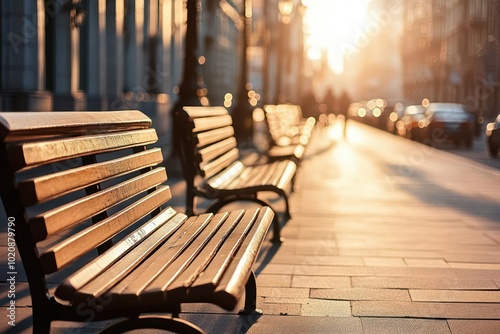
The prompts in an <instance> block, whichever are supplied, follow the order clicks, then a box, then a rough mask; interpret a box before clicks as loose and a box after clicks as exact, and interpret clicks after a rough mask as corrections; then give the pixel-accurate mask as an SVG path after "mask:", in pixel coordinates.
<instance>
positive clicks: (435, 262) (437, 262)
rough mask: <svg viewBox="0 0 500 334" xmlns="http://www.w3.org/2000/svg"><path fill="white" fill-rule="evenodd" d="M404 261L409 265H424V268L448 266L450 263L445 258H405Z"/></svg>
mask: <svg viewBox="0 0 500 334" xmlns="http://www.w3.org/2000/svg"><path fill="white" fill-rule="evenodd" d="M404 261H405V263H406V265H407V266H409V267H423V268H429V267H432V268H448V267H449V265H448V263H446V261H444V260H443V259H409V258H404Z"/></svg>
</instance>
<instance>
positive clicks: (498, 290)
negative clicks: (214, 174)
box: [0, 123, 500, 334]
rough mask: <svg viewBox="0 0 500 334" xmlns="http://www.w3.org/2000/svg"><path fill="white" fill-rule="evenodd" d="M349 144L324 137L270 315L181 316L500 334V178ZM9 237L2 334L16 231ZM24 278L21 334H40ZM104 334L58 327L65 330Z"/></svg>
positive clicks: (268, 302) (403, 149)
mask: <svg viewBox="0 0 500 334" xmlns="http://www.w3.org/2000/svg"><path fill="white" fill-rule="evenodd" d="M340 133H341V131H340V129H339V128H338V126H337V125H333V126H330V127H327V128H320V129H318V130H317V131H316V133H315V135H314V137H313V142H312V143H311V146H310V147H309V148H308V151H307V157H306V159H305V160H304V162H303V164H302V165H301V168H300V172H299V175H298V178H297V186H296V192H295V193H294V194H293V195H292V197H291V208H292V217H293V218H292V219H291V220H289V221H288V222H287V223H286V225H285V226H283V229H282V233H283V236H284V237H285V238H286V240H285V242H284V243H283V244H281V245H280V246H279V247H277V246H273V245H272V244H271V243H270V242H266V244H265V245H264V247H263V249H262V252H261V254H260V258H259V261H258V263H257V266H256V273H257V286H258V306H259V307H260V308H261V309H262V310H263V315H262V316H248V317H239V316H237V315H236V312H225V311H223V310H221V309H220V308H218V307H215V306H210V305H206V304H203V305H202V304H200V305H186V306H185V307H184V313H183V314H182V315H181V317H183V318H186V319H189V320H190V321H192V322H194V323H195V324H197V325H200V327H202V328H203V329H205V330H207V332H208V333H255V334H257V333H258V334H261V333H273V334H277V333H287V334H292V333H365V334H367V333H377V334H379V333H437V334H440V333H443V334H444V333H453V334H478V333H485V334H489V333H491V334H497V333H500V196H499V194H500V192H499V189H500V173H499V172H498V171H497V170H494V169H492V168H490V167H487V166H484V165H481V164H478V163H474V162H471V161H469V160H466V159H463V158H460V157H457V156H455V155H452V154H450V153H446V152H442V151H439V150H435V149H433V148H432V147H428V146H423V145H421V144H418V143H414V142H411V141H408V140H405V139H401V138H398V137H395V136H392V135H390V134H387V133H383V132H380V131H378V130H375V129H372V128H368V127H366V126H363V125H361V124H357V123H352V124H350V125H349V127H348V131H347V138H342V137H341V134H340ZM170 165H171V166H170ZM167 167H168V170H169V174H170V177H171V185H172V189H173V192H174V196H175V198H174V203H175V205H177V206H178V207H179V209H181V210H182V203H183V192H184V184H183V182H182V181H181V180H180V176H181V175H180V169H179V167H178V166H176V165H175V161H170V162H167ZM271 199H272V198H271ZM276 204H277V205H278V206H279V205H280V204H282V203H279V202H277V203H276ZM237 205H245V206H246V205H248V204H247V203H244V204H237ZM2 214H3V213H2ZM0 219H2V221H4V222H5V221H6V217H4V216H1V217H0ZM2 225H5V224H2ZM2 231H4V229H3V227H2ZM270 236H271V233H269V238H270ZM0 237H1V239H0V245H1V250H0V254H1V262H0V265H1V267H0V269H1V272H0V282H1V283H0V285H1V288H2V290H1V294H0V297H1V299H0V301H1V304H2V314H0V315H1V318H0V321H1V322H2V323H1V325H0V329H1V328H3V326H4V325H6V322H7V321H6V320H5V319H6V317H5V311H6V308H5V306H6V302H7V297H6V291H7V289H6V287H7V284H6V277H5V275H6V274H5V273H6V266H5V263H6V236H5V232H3V233H2V235H1V236H0ZM19 262H20V260H19ZM22 279H23V277H22V275H19V279H18V283H17V287H16V289H17V292H18V296H17V298H18V309H17V312H18V313H17V325H18V326H17V327H16V329H18V330H17V331H16V332H17V333H21V332H22V333H30V332H31V328H30V326H31V317H30V314H31V308H30V303H31V302H30V300H29V293H28V289H27V284H26V283H25V278H24V282H22ZM54 283H56V282H54ZM104 326H105V324H103V323H96V324H87V325H86V326H82V325H81V324H69V323H61V322H55V323H54V324H53V331H54V332H55V333H73V332H78V333H91V332H94V331H96V330H98V329H102V328H103V327H104ZM148 333H149V332H148Z"/></svg>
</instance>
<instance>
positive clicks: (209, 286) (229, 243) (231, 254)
mask: <svg viewBox="0 0 500 334" xmlns="http://www.w3.org/2000/svg"><path fill="white" fill-rule="evenodd" d="M257 213H258V209H254V210H247V211H246V212H245V213H244V215H243V216H242V217H241V218H240V219H239V220H235V222H234V223H233V225H232V226H231V229H229V230H227V231H225V232H226V235H224V237H221V238H218V239H220V240H219V241H218V242H217V243H216V244H215V245H214V247H213V251H212V252H211V257H208V258H206V259H204V261H203V262H202V263H201V264H200V265H199V266H198V270H197V272H195V273H194V274H192V276H191V277H189V278H188V281H187V282H186V283H185V285H187V286H189V294H190V295H193V296H194V298H197V297H200V298H206V297H205V296H208V295H209V294H211V293H212V292H213V291H214V290H215V288H216V286H217V284H218V283H219V281H220V279H221V277H222V276H223V275H224V273H225V272H226V270H227V269H228V267H229V265H230V264H231V263H232V262H233V261H238V260H239V259H237V258H235V255H236V252H237V250H238V249H239V248H240V246H242V245H243V243H244V241H246V239H245V238H246V237H247V235H248V233H249V231H250V229H251V228H252V227H253V224H254V222H255V219H256V218H257ZM236 223H237V226H234V225H236ZM216 239H217V238H216ZM208 263H210V264H211V265H210V266H208ZM245 269H246V270H251V267H249V268H245ZM240 274H242V275H245V271H242V272H240Z"/></svg>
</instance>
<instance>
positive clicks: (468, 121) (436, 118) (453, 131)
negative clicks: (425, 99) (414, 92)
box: [419, 102, 474, 148]
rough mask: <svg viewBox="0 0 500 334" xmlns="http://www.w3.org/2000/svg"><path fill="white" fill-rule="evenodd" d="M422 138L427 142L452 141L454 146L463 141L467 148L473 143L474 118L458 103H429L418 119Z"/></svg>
mask: <svg viewBox="0 0 500 334" xmlns="http://www.w3.org/2000/svg"><path fill="white" fill-rule="evenodd" d="M419 127H420V128H421V129H422V140H423V141H425V142H426V143H427V144H431V145H432V144H436V143H440V142H444V141H449V140H451V141H453V143H454V144H455V146H459V145H460V143H461V142H464V144H465V146H466V147H467V148H471V147H472V145H473V136H474V120H473V119H472V117H471V116H470V114H469V113H468V112H467V110H466V109H465V107H464V106H463V105H462V104H459V103H439V102H436V103H431V104H429V106H428V107H427V108H426V110H425V113H424V118H423V119H421V120H420V121H419Z"/></svg>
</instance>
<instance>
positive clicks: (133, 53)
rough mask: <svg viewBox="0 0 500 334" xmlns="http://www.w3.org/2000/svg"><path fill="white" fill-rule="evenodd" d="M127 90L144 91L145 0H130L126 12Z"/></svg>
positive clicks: (125, 70)
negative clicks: (142, 82)
mask: <svg viewBox="0 0 500 334" xmlns="http://www.w3.org/2000/svg"><path fill="white" fill-rule="evenodd" d="M125 22H126V24H125V69H124V72H125V91H126V92H133V93H136V92H138V91H144V89H143V88H142V87H141V81H142V79H143V75H144V59H143V45H144V30H143V29H144V0H128V1H127V10H126V13H125Z"/></svg>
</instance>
